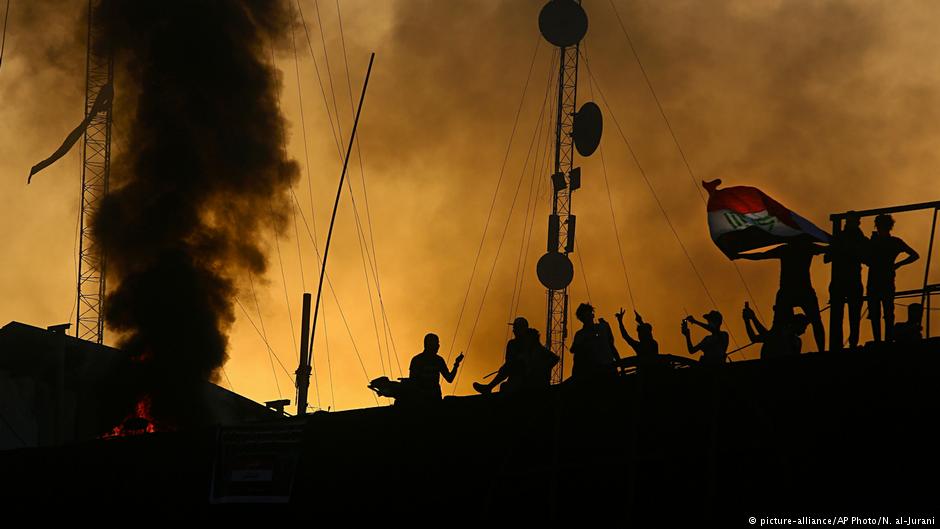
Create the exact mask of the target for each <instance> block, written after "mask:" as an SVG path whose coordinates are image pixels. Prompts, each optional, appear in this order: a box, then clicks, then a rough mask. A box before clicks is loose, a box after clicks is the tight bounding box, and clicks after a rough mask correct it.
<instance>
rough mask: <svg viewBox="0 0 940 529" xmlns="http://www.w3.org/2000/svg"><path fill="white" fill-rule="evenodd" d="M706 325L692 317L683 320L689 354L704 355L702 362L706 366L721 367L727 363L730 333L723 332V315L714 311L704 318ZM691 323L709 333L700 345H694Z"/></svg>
mask: <svg viewBox="0 0 940 529" xmlns="http://www.w3.org/2000/svg"><path fill="white" fill-rule="evenodd" d="M703 317H704V318H705V323H702V322H700V321H698V320H696V319H695V318H693V317H692V316H686V318H685V319H683V320H682V335H683V336H685V346H686V347H687V348H688V349H689V354H695V353H699V352H701V353H702V360H701V362H702V363H703V364H706V365H721V364H724V363H725V355H726V354H727V352H728V333H726V332H725V331H723V330H721V320H722V317H721V313H720V312H718V311H717V310H713V311H711V312H709V313H707V314H705V315H704V316H703ZM689 323H694V324H695V325H698V326H699V327H701V328H703V329H705V330H706V331H708V336H706V337H705V338H702V341H700V342H699V343H698V345H692V336H691V333H692V331H691V330H690V329H689Z"/></svg>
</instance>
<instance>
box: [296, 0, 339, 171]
mask: <svg viewBox="0 0 940 529" xmlns="http://www.w3.org/2000/svg"><path fill="white" fill-rule="evenodd" d="M297 12H298V13H299V14H300V22H301V24H303V27H304V35H305V36H306V37H307V49H308V50H310V59H311V60H313V71H314V72H316V74H317V83H318V84H319V85H320V94H322V95H323V107H324V109H325V110H326V117H327V119H328V120H329V122H330V132H331V133H332V134H333V141H334V142H336V152H337V153H338V154H339V157H340V158H342V157H343V147H342V146H341V145H340V141H339V136H338V135H337V134H336V129H334V128H333V127H334V124H333V115H332V114H330V104H329V102H328V101H327V99H326V89H325V88H324V87H323V79H322V78H321V77H320V67H319V66H317V58H316V56H315V55H314V53H313V44H312V43H311V42H310V32H309V30H308V29H307V21H306V20H305V19H304V10H303V9H302V8H301V7H300V0H297ZM338 119H339V116H337V120H338Z"/></svg>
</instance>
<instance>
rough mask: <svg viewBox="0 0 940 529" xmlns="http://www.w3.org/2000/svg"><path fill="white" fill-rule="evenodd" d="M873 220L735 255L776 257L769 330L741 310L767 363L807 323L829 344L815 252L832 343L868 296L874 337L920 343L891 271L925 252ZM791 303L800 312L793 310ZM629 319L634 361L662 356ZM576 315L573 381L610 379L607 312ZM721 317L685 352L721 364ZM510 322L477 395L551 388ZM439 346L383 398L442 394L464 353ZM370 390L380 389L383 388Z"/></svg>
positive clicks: (520, 329) (523, 327)
mask: <svg viewBox="0 0 940 529" xmlns="http://www.w3.org/2000/svg"><path fill="white" fill-rule="evenodd" d="M874 224H875V231H874V232H872V235H871V237H866V236H865V235H864V234H863V233H862V230H861V223H860V219H859V217H858V216H857V215H854V214H851V213H850V214H849V215H848V216H847V218H846V221H845V225H844V226H843V227H842V228H841V230H838V231H837V232H836V233H833V235H832V238H831V239H830V241H829V244H828V245H822V244H818V243H815V242H812V241H808V240H805V239H794V240H792V241H791V242H787V243H785V244H781V245H780V246H777V247H775V248H773V249H771V250H768V251H764V252H756V253H746V254H739V255H737V256H736V257H735V258H740V259H747V260H753V261H757V260H766V259H776V260H779V261H780V286H779V289H778V291H777V295H776V298H775V302H774V307H773V312H774V315H773V321H772V322H771V325H770V327H769V328H767V327H765V326H764V325H763V324H762V323H761V322H760V321H759V319H758V317H757V315H756V314H755V312H754V310H753V309H752V308H751V307H750V306H749V304H748V303H747V302H745V303H744V309H743V310H742V318H743V320H744V328H745V330H746V332H747V335H748V338H749V339H750V341H751V343H760V344H761V351H760V357H761V358H762V359H765V358H776V357H783V356H790V355H798V354H800V352H801V351H802V348H803V340H802V335H803V334H804V333H805V332H806V330H807V328H808V327H812V329H813V338H814V341H815V343H816V347H817V350H818V351H823V350H825V343H826V336H825V329H824V327H823V324H822V318H821V316H820V313H821V311H820V307H819V300H818V297H817V296H816V291H815V289H814V288H813V285H812V280H811V276H810V266H811V264H812V261H813V258H814V257H815V256H817V255H822V256H824V257H823V258H824V261H825V262H827V263H831V265H832V275H831V280H830V283H829V299H830V310H832V311H833V320H832V321H833V322H837V325H833V327H832V328H831V329H830V333H831V335H832V336H830V339H831V341H830V345H831V347H830V349H835V348H841V347H842V322H843V318H844V314H845V308H846V307H848V320H849V337H848V344H849V345H850V346H851V347H853V348H854V347H857V346H858V342H859V326H860V321H861V318H862V305H863V302H864V301H865V300H866V298H867V301H868V315H869V316H868V317H869V320H870V321H871V326H872V337H873V340H874V341H875V342H879V341H881V340H882V332H881V331H882V320H883V321H884V327H883V329H884V334H883V336H884V340H886V341H895V342H899V343H910V342H913V341H916V340H919V339H921V320H922V318H923V307H922V306H921V304H919V303H912V304H910V305H909V306H908V319H907V321H905V322H901V323H897V324H895V322H894V300H895V271H896V270H897V269H898V268H900V267H902V266H905V265H908V264H910V263H913V262H914V261H916V260H917V259H918V258H919V255H918V254H917V252H916V251H915V250H914V249H912V248H911V247H910V246H908V245H907V243H905V242H904V241H903V240H901V239H900V238H898V237H895V236H893V235H891V230H892V229H893V228H894V219H893V218H892V217H891V215H884V214H882V215H878V216H877V217H876V218H875V222H874ZM901 254H904V255H905V258H904V259H902V260H900V261H898V260H897V259H898V257H899V256H900V255H901ZM863 266H865V267H867V268H868V281H867V285H866V287H867V288H863V284H862V267H863ZM795 309H799V310H800V311H801V312H796V310H795ZM624 315H625V311H624V310H623V309H622V308H621V309H620V311H619V312H617V313H616V318H617V323H618V326H619V329H620V335H621V337H623V339H624V341H626V343H627V344H628V345H629V346H630V347H631V348H632V349H633V351H634V352H635V353H636V359H637V365H638V366H639V365H642V364H644V363H646V364H650V363H652V362H655V360H656V359H657V355H659V344H658V343H657V342H656V340H655V339H654V338H653V326H652V325H651V324H649V323H648V322H646V321H644V320H643V317H642V316H640V314H639V313H637V312H636V311H634V319H635V322H636V338H634V337H632V336H631V335H630V333H629V332H628V331H627V328H626V326H625V325H624V323H623V318H624ZM575 317H576V318H577V319H578V321H579V322H580V323H581V328H580V329H579V330H578V331H577V332H575V334H574V338H573V340H572V342H571V347H570V348H569V350H570V352H571V354H572V357H573V365H572V370H571V377H572V379H574V380H584V379H593V378H596V377H603V376H609V375H614V374H615V373H616V366H617V363H618V361H619V360H620V359H621V357H620V354H619V352H618V351H617V347H616V343H615V339H614V333H613V331H612V330H611V327H610V324H608V323H607V321H605V320H604V319H603V318H598V319H595V314H594V307H592V306H591V305H590V304H587V303H582V304H580V305H579V306H578V308H577V309H576V310H575ZM722 323H723V317H722V315H721V313H720V312H718V311H717V310H712V311H710V312H708V313H706V314H704V315H703V316H702V320H698V319H696V318H695V317H693V316H686V317H685V318H684V319H683V320H682V323H681V327H680V329H681V332H682V335H683V336H684V338H685V344H686V348H687V349H688V352H689V354H691V355H696V354H698V353H701V357H700V362H701V363H702V364H703V365H711V366H713V365H721V364H723V363H725V362H726V360H727V354H728V343H729V335H728V333H727V332H726V331H723V330H722ZM510 325H512V333H513V337H512V339H510V340H509V342H508V343H507V344H506V353H505V360H504V362H503V365H502V366H500V368H499V369H498V370H497V371H495V372H493V373H491V374H490V375H487V377H485V378H489V377H490V376H492V379H491V380H490V381H489V382H475V383H474V384H473V388H474V389H475V390H476V391H477V392H479V393H483V394H487V393H491V392H492V391H493V390H494V389H496V388H497V387H499V391H500V392H508V393H513V392H521V391H529V390H534V389H538V388H544V387H548V386H549V385H550V383H551V374H552V369H553V368H554V366H555V365H556V364H557V363H558V361H559V358H558V356H557V355H556V354H554V353H553V352H552V351H551V350H550V349H549V348H548V347H546V345H545V344H543V343H542V340H541V337H540V335H539V332H538V331H537V330H536V329H533V328H531V327H529V322H528V321H527V320H526V319H525V318H522V317H519V318H516V319H515V320H514V321H513V322H512V323H511V324H510ZM692 326H697V327H700V328H701V329H703V330H704V331H705V332H706V334H705V336H704V337H703V338H702V339H701V340H699V341H698V343H693V340H692ZM439 348H440V341H439V340H438V337H437V335H435V334H428V335H427V336H425V338H424V350H423V351H422V352H421V353H420V354H418V355H417V356H415V357H414V358H413V359H412V361H411V365H410V369H409V377H408V379H404V380H403V382H404V383H405V384H403V386H404V387H406V388H407V391H404V390H403V389H402V388H398V387H394V388H393V386H390V385H392V384H396V383H392V382H389V381H388V380H387V379H385V380H384V381H382V380H381V379H379V381H380V382H381V384H379V386H383V385H384V387H386V388H392V389H393V390H392V391H386V394H387V393H394V395H387V396H396V397H405V396H407V399H408V400H411V399H414V400H422V401H427V400H432V401H433V400H440V398H441V386H440V378H444V380H445V381H447V382H453V380H454V378H455V377H456V374H457V369H458V368H459V366H460V362H461V361H462V360H463V354H462V353H461V354H460V355H459V356H457V358H456V359H455V361H454V363H453V366H452V367H451V368H450V369H448V367H447V364H446V362H445V361H444V359H443V358H442V357H441V356H439V355H438V354H437V351H438V349H439ZM375 383H376V381H373V384H374V385H375ZM373 389H376V391H378V392H379V393H380V394H383V392H382V391H380V389H377V388H375V387H373Z"/></svg>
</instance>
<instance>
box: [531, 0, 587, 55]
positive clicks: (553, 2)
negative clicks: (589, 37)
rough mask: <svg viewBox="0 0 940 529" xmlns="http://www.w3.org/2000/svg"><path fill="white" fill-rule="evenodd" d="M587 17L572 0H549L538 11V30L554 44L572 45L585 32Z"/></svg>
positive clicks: (579, 39) (582, 36) (581, 37)
mask: <svg viewBox="0 0 940 529" xmlns="http://www.w3.org/2000/svg"><path fill="white" fill-rule="evenodd" d="M587 28H588V19H587V14H586V13H585V12H584V9H583V8H582V7H581V6H580V5H579V4H576V3H575V2H574V0H550V1H549V2H548V3H547V4H545V7H543V8H542V11H541V12H540V13H539V31H541V32H542V36H543V37H545V40H547V41H548V42H551V43H552V44H554V45H555V46H559V47H567V46H574V45H575V44H577V43H579V42H581V39H583V38H584V35H585V34H586V33H587Z"/></svg>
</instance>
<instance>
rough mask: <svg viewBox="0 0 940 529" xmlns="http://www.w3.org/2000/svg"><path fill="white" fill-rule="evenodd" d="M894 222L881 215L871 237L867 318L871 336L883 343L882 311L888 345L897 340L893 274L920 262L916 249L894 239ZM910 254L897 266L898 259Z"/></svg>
mask: <svg viewBox="0 0 940 529" xmlns="http://www.w3.org/2000/svg"><path fill="white" fill-rule="evenodd" d="M892 228H894V218H892V217H891V215H885V214H881V215H878V216H877V217H875V230H876V231H875V232H874V233H872V234H871V258H870V259H871V261H870V262H869V264H868V318H869V319H871V335H872V338H874V340H875V341H876V342H880V341H881V311H882V309H884V317H885V341H888V342H890V341H892V340H893V339H894V273H895V270H897V269H898V268H901V267H902V266H904V265H909V264H911V263H913V262H914V261H916V260H917V259H919V258H920V255H918V254H917V252H915V251H914V249H913V248H911V247H910V246H908V245H907V243H906V242H904V241H902V240H901V239H900V238H899V237H895V236H893V235H891V229H892ZM902 253H904V254H907V257H905V258H904V259H903V260H901V261H898V262H895V261H896V260H897V258H898V256H899V255H901V254H902Z"/></svg>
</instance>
